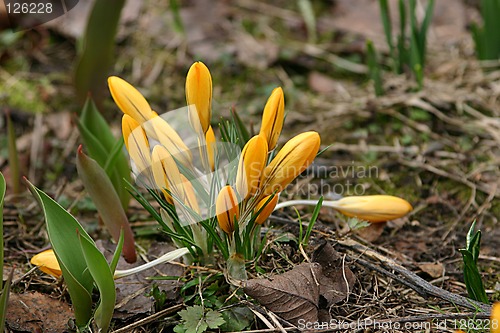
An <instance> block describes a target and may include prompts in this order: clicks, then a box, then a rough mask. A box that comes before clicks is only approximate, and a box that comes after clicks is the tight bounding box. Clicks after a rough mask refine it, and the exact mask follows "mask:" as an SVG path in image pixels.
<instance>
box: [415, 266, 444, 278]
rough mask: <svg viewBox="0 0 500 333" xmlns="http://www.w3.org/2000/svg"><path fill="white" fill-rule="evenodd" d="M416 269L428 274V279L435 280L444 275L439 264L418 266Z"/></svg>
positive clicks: (442, 268) (442, 267)
mask: <svg viewBox="0 0 500 333" xmlns="http://www.w3.org/2000/svg"><path fill="white" fill-rule="evenodd" d="M418 268H420V269H421V270H422V271H423V272H425V273H427V274H429V275H430V277H432V278H434V279H437V278H439V277H441V276H443V274H444V266H443V264H441V263H439V262H437V263H425V264H419V265H418Z"/></svg>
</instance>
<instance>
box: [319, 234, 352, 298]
mask: <svg viewBox="0 0 500 333" xmlns="http://www.w3.org/2000/svg"><path fill="white" fill-rule="evenodd" d="M313 260H314V261H315V262H317V263H318V264H320V265H321V267H322V274H321V275H320V276H319V284H320V286H319V292H320V295H321V297H324V298H325V299H326V301H327V306H328V307H330V306H331V305H333V304H335V303H338V302H340V301H343V300H345V299H346V297H347V295H348V294H349V292H350V291H351V290H352V288H353V287H354V282H355V281H356V276H355V275H354V273H353V272H352V271H351V270H350V269H349V267H347V266H346V265H345V264H344V263H343V260H342V257H341V256H340V254H339V253H338V252H337V251H335V249H334V248H333V247H332V246H331V245H330V243H324V244H323V245H320V246H319V247H318V248H317V249H316V251H314V254H313Z"/></svg>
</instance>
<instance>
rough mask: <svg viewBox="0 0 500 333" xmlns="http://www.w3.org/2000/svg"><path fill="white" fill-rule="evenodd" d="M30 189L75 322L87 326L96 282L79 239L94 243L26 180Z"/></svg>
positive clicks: (64, 212)
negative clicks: (67, 295) (61, 275)
mask: <svg viewBox="0 0 500 333" xmlns="http://www.w3.org/2000/svg"><path fill="white" fill-rule="evenodd" d="M26 182H27V184H28V188H29V190H30V191H31V193H32V194H33V196H34V197H35V198H36V199H37V201H38V203H39V205H40V207H41V208H42V211H43V214H44V216H45V222H46V224H47V233H48V235H49V240H50V243H51V244H52V248H53V249H54V253H55V255H56V258H57V261H58V262H59V266H61V271H62V274H63V276H64V280H65V282H66V285H67V286H68V291H69V295H70V297H71V301H72V303H73V308H74V313H75V321H76V324H77V325H78V326H79V327H83V326H86V325H87V324H88V322H89V321H90V319H91V317H92V297H91V295H92V289H93V282H94V281H93V279H92V276H91V275H90V274H89V272H88V269H87V263H86V261H85V257H84V256H83V252H82V249H81V247H80V246H75V245H76V244H79V242H80V241H79V237H78V234H80V238H85V239H87V240H88V241H89V242H93V240H92V239H91V238H90V236H89V235H88V234H87V232H86V231H85V230H84V229H83V228H82V226H81V225H80V223H78V221H77V220H76V219H75V218H74V217H73V216H72V215H71V214H70V213H68V212H67V211H66V210H65V209H64V208H63V207H61V206H60V205H59V204H58V203H57V202H55V201H54V200H53V199H52V198H50V197H49V196H48V195H47V194H46V193H45V192H43V191H41V190H39V189H38V188H37V187H36V186H34V185H33V184H31V183H30V182H29V181H28V180H26Z"/></svg>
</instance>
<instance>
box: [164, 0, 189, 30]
mask: <svg viewBox="0 0 500 333" xmlns="http://www.w3.org/2000/svg"><path fill="white" fill-rule="evenodd" d="M168 4H169V7H170V10H171V11H172V17H173V19H174V29H175V31H177V32H178V33H180V34H183V35H184V34H185V29H184V24H183V23H182V17H181V10H180V6H179V2H178V1H177V0H169V1H168Z"/></svg>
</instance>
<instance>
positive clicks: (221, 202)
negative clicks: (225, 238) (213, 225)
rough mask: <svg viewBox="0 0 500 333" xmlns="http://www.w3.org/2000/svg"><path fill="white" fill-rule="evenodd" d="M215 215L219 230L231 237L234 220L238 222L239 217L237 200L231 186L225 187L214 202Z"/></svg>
mask: <svg viewBox="0 0 500 333" xmlns="http://www.w3.org/2000/svg"><path fill="white" fill-rule="evenodd" d="M215 213H216V214H217V220H218V221H219V226H220V228H221V229H222V230H223V231H224V232H225V233H227V234H228V235H231V234H232V233H233V231H234V223H235V219H236V220H238V219H239V217H240V211H239V208H238V199H237V198H236V193H235V192H234V190H233V188H232V187H231V186H229V185H226V186H224V187H223V188H222V189H221V191H220V192H219V195H218V196H217V200H216V202H215Z"/></svg>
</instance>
